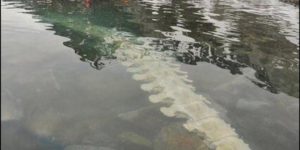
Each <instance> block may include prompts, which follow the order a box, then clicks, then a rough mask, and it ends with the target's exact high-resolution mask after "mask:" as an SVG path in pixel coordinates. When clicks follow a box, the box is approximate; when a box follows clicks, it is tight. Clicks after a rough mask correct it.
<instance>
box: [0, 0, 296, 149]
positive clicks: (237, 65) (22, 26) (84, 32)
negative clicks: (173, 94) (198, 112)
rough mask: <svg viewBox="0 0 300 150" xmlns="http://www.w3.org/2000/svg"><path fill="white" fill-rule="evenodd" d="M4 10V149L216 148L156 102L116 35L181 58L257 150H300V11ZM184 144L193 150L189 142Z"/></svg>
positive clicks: (87, 6) (227, 2)
mask: <svg viewBox="0 0 300 150" xmlns="http://www.w3.org/2000/svg"><path fill="white" fill-rule="evenodd" d="M1 7H2V9H3V10H2V15H3V16H4V19H3V20H2V22H1V24H2V25H3V26H4V27H3V29H2V37H3V40H2V41H1V42H2V44H3V46H2V47H1V51H2V55H1V58H2V60H1V65H2V68H3V70H2V78H1V80H2V90H1V92H2V96H1V98H2V99H3V101H2V103H4V106H5V108H4V107H3V108H4V109H2V110H3V111H2V112H1V116H2V118H3V119H2V121H1V124H2V129H4V130H5V132H3V133H2V134H1V141H2V143H4V144H3V145H1V148H4V149H19V147H21V145H25V146H24V148H23V149H68V147H67V146H68V145H73V147H71V148H70V149H76V148H77V149H84V148H83V147H80V146H79V145H81V146H82V145H86V147H85V148H86V149H95V148H96V149H97V148H98V149H101V150H102V149H103V150H108V149H117V150H122V149H124V150H135V149H137V150H147V149H155V150H168V149H170V150H171V149H172V150H174V149H175V147H176V148H177V149H181V150H188V149H191V150H192V149H206V147H205V146H203V144H201V143H202V139H201V138H199V137H197V136H195V135H194V134H192V133H188V132H187V131H185V130H184V129H183V128H182V127H181V123H182V120H178V119H171V118H167V117H164V116H163V115H162V114H160V112H159V106H158V105H154V104H150V102H148V99H147V94H146V93H144V92H142V91H141V90H140V89H139V83H137V82H135V81H133V80H132V79H131V75H130V74H129V73H126V71H125V68H124V67H122V66H121V65H120V64H118V62H117V61H116V57H115V56H114V45H109V44H107V43H105V42H104V40H103V36H104V35H103V36H102V35H101V32H100V31H97V30H96V29H97V28H96V27H106V28H109V29H112V28H114V29H116V30H118V31H125V32H129V33H132V34H134V35H135V36H138V37H152V38H156V39H155V40H153V41H152V46H153V47H155V48H156V50H157V51H166V50H172V51H174V52H176V53H175V55H174V57H176V58H177V60H178V62H180V63H181V64H182V70H185V71H187V72H188V73H189V76H190V78H191V79H192V80H193V81H194V86H196V87H197V91H198V92H199V93H201V94H202V95H204V96H206V97H208V98H209V99H210V100H211V101H212V102H213V103H214V107H215V108H216V109H217V110H218V111H219V112H221V113H222V115H223V118H224V119H225V120H227V121H228V122H230V123H231V124H232V126H233V127H234V128H236V129H237V132H238V133H239V134H240V135H241V136H242V137H243V138H244V139H245V141H246V143H249V144H250V147H251V148H252V149H258V150H266V149H274V150H275V149H278V150H279V149H280V150H282V149H299V143H298V140H299V134H298V131H299V127H298V126H299V123H298V122H299V120H298V116H299V115H298V113H299V106H298V105H299V102H298V98H299V75H298V73H299V69H298V67H299V48H298V46H299V35H298V33H299V27H298V26H299V15H298V12H299V10H298V6H294V5H291V4H287V3H283V2H280V1H276V0H269V1H246V0H244V1H239V0H237V1H235V0H224V1H222V0H212V1H210V0H202V1H200V0H199V1H196V0H173V1H172V0H163V1H159V0H152V1H151V0H140V1H138V0H112V1H108V0H99V1H96V0H94V1H92V2H91V3H85V2H84V1H76V0H74V1H61V0H50V1H45V0H34V1H29V0H28V1H27V0H19V1H17V0H13V1H8V0H5V1H2V4H1ZM32 18H33V19H32ZM95 28H96V29H95ZM94 29H95V30H94ZM53 34H54V35H55V36H54V35H53ZM103 34H104V33H103ZM62 43H63V45H62ZM74 52H75V54H76V55H74ZM82 62H85V63H82ZM98 70H100V71H98ZM122 114H126V115H125V116H129V118H128V117H125V118H124V117H122V116H124V115H122ZM13 129H17V130H13ZM17 135H21V136H17ZM183 138H184V139H189V140H187V141H188V142H187V143H190V144H187V143H182V142H179V144H178V140H179V141H180V139H183ZM13 139H17V140H16V143H12V140H13ZM176 141H177V142H176ZM30 143H31V144H30ZM191 143H192V144H191ZM74 145H77V147H76V146H74ZM187 145H190V146H187ZM191 145H192V146H191ZM196 147H197V148H196Z"/></svg>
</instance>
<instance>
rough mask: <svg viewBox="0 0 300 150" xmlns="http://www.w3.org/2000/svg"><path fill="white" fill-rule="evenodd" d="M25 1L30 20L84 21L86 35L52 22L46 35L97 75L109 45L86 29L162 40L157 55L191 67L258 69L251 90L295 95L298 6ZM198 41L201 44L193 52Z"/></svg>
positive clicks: (231, 0) (231, 1) (189, 0)
mask: <svg viewBox="0 0 300 150" xmlns="http://www.w3.org/2000/svg"><path fill="white" fill-rule="evenodd" d="M14 2H15V1H14ZM23 2H26V3H25V4H22V5H23V6H21V7H26V8H28V9H33V10H32V11H33V14H38V15H45V13H47V11H55V12H57V13H60V14H67V15H68V16H76V17H82V19H83V20H85V21H84V24H82V25H83V26H84V28H86V31H85V32H77V31H72V29H69V28H67V27H65V26H63V25H59V24H55V23H54V24H53V27H52V28H51V30H54V31H55V32H56V34H57V35H61V36H65V37H68V38H70V41H68V42H65V43H64V45H66V46H68V47H71V48H73V49H74V50H75V53H76V54H78V55H80V56H81V60H82V61H86V62H89V63H90V64H91V66H92V67H94V68H96V69H101V68H103V67H104V66H105V64H109V63H111V62H112V61H113V59H115V57H114V56H113V55H112V54H113V52H112V51H110V49H111V48H107V47H110V46H111V45H105V44H103V40H102V42H101V39H97V38H95V37H93V36H91V34H90V33H89V31H88V30H89V29H88V28H89V26H90V25H91V24H92V25H101V26H106V27H113V28H116V29H117V30H122V31H129V32H131V33H135V34H137V35H140V36H147V37H149V36H150V37H156V38H162V39H161V40H159V39H158V40H159V41H158V40H154V41H153V44H152V45H153V46H156V47H157V50H160V51H163V50H173V51H176V52H177V55H176V57H177V58H178V60H179V61H182V62H184V63H188V64H193V65H195V64H197V62H202V61H205V62H209V63H212V64H215V65H217V66H218V67H221V68H224V69H228V70H229V71H230V72H231V73H232V74H243V72H242V71H241V69H242V68H245V67H251V68H253V69H254V70H255V71H256V73H255V77H256V79H253V80H252V82H253V83H254V84H256V85H257V86H259V87H261V88H263V89H267V90H269V91H270V92H272V93H278V92H285V93H287V94H289V95H292V96H295V97H299V93H298V89H299V85H298V82H297V81H299V75H298V72H299V70H298V66H299V59H298V56H299V52H298V51H299V50H298V46H299V43H298V41H299V35H298V33H299V28H298V25H299V19H298V12H299V11H298V8H297V6H293V5H289V4H285V3H282V2H280V1H276V0H269V1H236V0H226V1H216V0H206V1H194V0H186V1H168V0H165V1H152V0H151V1H148V0H140V1H133V0H131V1H117V0H114V1H94V2H93V3H92V4H89V5H91V6H89V7H86V6H85V5H83V4H82V3H83V2H81V1H80V2H75V1H74V2H70V1H64V2H62V1H56V0H53V1H23ZM84 3H87V2H84ZM90 3H91V2H90ZM24 5H25V6H24ZM30 7H33V8H30ZM200 42H201V43H204V45H203V44H200V45H201V46H199V43H200ZM208 47H209V48H208ZM99 49H101V51H100V50H99Z"/></svg>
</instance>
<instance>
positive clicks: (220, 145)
mask: <svg viewBox="0 0 300 150" xmlns="http://www.w3.org/2000/svg"><path fill="white" fill-rule="evenodd" d="M113 40H116V41H120V40H122V44H121V45H120V47H119V49H118V50H117V51H116V55H117V57H118V59H119V60H120V61H121V62H122V64H123V65H125V66H127V67H128V71H129V72H131V73H133V74H134V75H133V78H134V79H135V80H140V81H144V82H146V83H145V84H142V86H141V88H142V89H143V90H145V91H148V92H150V93H151V94H152V95H151V96H149V100H150V101H151V102H153V103H159V102H162V103H168V104H170V106H169V107H162V108H161V109H160V110H161V112H162V113H163V114H164V115H166V116H169V117H184V118H186V119H187V122H186V123H185V124H184V127H185V128H186V129H187V130H189V131H196V132H199V133H202V134H204V136H205V139H206V143H207V144H208V146H209V147H210V148H212V149H216V150H250V148H249V146H248V145H247V144H246V143H245V142H244V141H243V140H242V139H240V138H239V136H238V134H237V133H236V132H235V130H234V129H233V128H232V127H231V126H230V125H229V124H227V123H226V122H224V121H223V120H222V119H221V118H220V117H219V115H218V113H217V112H216V111H215V110H214V109H212V108H210V107H209V106H208V105H207V104H208V103H209V102H208V101H207V100H206V99H205V98H204V97H203V96H201V95H198V94H196V93H195V88H194V87H193V86H192V85H191V84H190V83H191V82H192V81H191V80H189V79H188V78H187V73H186V72H183V71H181V70H180V68H179V65H176V64H175V63H174V62H173V59H172V57H167V56H165V55H163V53H162V52H155V51H152V50H147V47H146V46H145V45H137V44H133V43H132V42H130V40H128V39H125V40H124V39H120V38H119V37H118V38H116V37H114V38H112V39H110V40H107V41H110V42H111V41H113Z"/></svg>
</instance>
